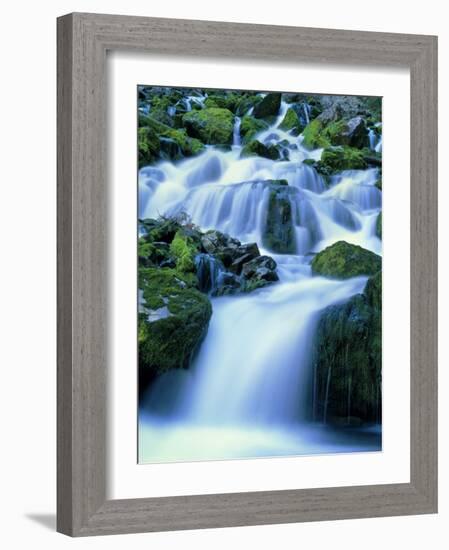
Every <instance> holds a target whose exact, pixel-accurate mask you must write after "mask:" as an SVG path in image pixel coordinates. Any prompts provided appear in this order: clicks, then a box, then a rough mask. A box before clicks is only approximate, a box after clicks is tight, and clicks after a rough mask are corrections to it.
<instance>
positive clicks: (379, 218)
mask: <svg viewBox="0 0 449 550" xmlns="http://www.w3.org/2000/svg"><path fill="white" fill-rule="evenodd" d="M376 236H377V237H379V239H381V238H382V212H379V215H378V216H377V219H376Z"/></svg>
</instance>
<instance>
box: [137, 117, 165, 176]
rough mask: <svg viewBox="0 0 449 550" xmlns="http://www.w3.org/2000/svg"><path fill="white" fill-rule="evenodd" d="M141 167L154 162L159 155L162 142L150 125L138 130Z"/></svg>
mask: <svg viewBox="0 0 449 550" xmlns="http://www.w3.org/2000/svg"><path fill="white" fill-rule="evenodd" d="M137 137H138V148H139V168H141V167H142V166H147V165H149V164H152V163H153V162H154V161H155V160H157V159H158V157H159V151H160V143H159V138H158V136H157V133H156V132H155V131H154V130H153V129H152V128H149V127H145V128H139V130H138V134H137Z"/></svg>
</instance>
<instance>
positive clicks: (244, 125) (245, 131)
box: [240, 115, 270, 145]
mask: <svg viewBox="0 0 449 550" xmlns="http://www.w3.org/2000/svg"><path fill="white" fill-rule="evenodd" d="M269 127H270V126H269V125H268V124H267V123H266V122H265V121H264V120H259V119H257V118H254V117H253V116H250V115H245V116H244V117H243V118H242V121H241V124H240V136H241V138H242V143H243V144H244V145H245V144H246V143H249V142H250V141H251V140H252V139H253V138H254V137H255V136H256V135H257V134H258V133H259V132H263V131H264V130H267V129H268V128H269Z"/></svg>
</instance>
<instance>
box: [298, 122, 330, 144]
mask: <svg viewBox="0 0 449 550" xmlns="http://www.w3.org/2000/svg"><path fill="white" fill-rule="evenodd" d="M323 128H324V124H323V123H322V122H321V121H320V120H319V119H318V118H315V119H314V120H312V121H310V122H309V124H307V126H306V127H305V128H304V131H303V137H304V139H303V142H302V144H303V145H304V147H307V148H308V149H317V148H319V147H329V146H330V142H329V140H328V139H327V138H326V137H325V136H324V135H323V134H322V132H323Z"/></svg>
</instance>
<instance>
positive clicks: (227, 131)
mask: <svg viewBox="0 0 449 550" xmlns="http://www.w3.org/2000/svg"><path fill="white" fill-rule="evenodd" d="M182 121H183V124H184V126H185V128H186V129H187V132H188V133H189V135H190V136H191V137H194V138H199V139H200V140H201V141H202V142H203V143H206V144H212V145H213V144H225V145H226V144H227V145H231V144H232V135H233V130H234V115H233V114H232V113H231V111H229V110H228V109H222V108H218V107H209V108H205V109H202V110H201V111H190V112H188V113H186V114H185V115H184V116H183V117H182Z"/></svg>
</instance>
